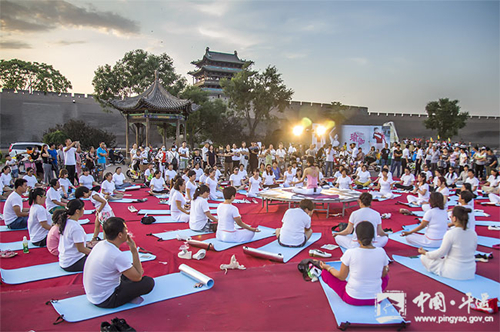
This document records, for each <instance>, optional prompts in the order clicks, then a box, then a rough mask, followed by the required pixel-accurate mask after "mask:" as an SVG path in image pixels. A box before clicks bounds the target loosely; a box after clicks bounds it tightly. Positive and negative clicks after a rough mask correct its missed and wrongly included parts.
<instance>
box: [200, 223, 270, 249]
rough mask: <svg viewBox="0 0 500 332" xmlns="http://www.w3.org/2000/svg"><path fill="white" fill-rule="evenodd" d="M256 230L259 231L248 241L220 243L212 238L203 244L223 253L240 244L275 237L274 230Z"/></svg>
mask: <svg viewBox="0 0 500 332" xmlns="http://www.w3.org/2000/svg"><path fill="white" fill-rule="evenodd" d="M258 228H259V229H260V232H256V233H255V235H254V236H253V238H252V239H251V240H250V241H246V242H237V243H236V242H222V241H219V240H217V239H216V238H213V239H207V240H205V241H203V242H206V243H211V244H212V245H213V248H214V250H215V251H223V250H226V249H229V248H232V247H236V246H239V245H241V244H245V243H250V242H254V241H258V240H262V239H265V238H268V237H272V236H275V234H276V230H275V229H274V228H269V227H265V226H259V227H258Z"/></svg>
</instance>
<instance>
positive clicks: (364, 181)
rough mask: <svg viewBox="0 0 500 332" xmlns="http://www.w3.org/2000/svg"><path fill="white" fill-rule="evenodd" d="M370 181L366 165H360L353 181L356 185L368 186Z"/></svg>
mask: <svg viewBox="0 0 500 332" xmlns="http://www.w3.org/2000/svg"><path fill="white" fill-rule="evenodd" d="M371 182H372V181H371V179H370V172H368V169H367V168H366V165H363V166H361V171H360V172H358V174H357V177H356V181H354V183H355V184H356V185H358V186H362V187H368V186H369V185H370V183H371Z"/></svg>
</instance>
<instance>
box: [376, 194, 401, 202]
mask: <svg viewBox="0 0 500 332" xmlns="http://www.w3.org/2000/svg"><path fill="white" fill-rule="evenodd" d="M400 196H401V195H399V194H394V197H392V198H386V197H380V198H376V199H375V198H374V199H373V200H374V201H378V202H383V201H387V200H390V199H394V198H397V197H400Z"/></svg>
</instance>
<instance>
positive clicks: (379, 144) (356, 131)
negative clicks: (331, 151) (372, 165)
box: [341, 125, 390, 153]
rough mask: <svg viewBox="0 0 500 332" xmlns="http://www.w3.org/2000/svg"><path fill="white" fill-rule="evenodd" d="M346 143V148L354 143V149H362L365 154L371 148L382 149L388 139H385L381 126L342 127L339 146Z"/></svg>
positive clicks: (388, 141)
mask: <svg viewBox="0 0 500 332" xmlns="http://www.w3.org/2000/svg"><path fill="white" fill-rule="evenodd" d="M344 142H346V143H347V146H349V144H351V143H356V148H362V149H363V152H364V153H366V152H368V151H369V150H370V148H371V147H372V146H375V148H376V149H382V148H383V147H384V145H385V143H390V138H389V137H386V133H384V128H382V126H352V125H345V126H342V140H341V144H342V143H344Z"/></svg>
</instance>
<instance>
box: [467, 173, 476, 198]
mask: <svg viewBox="0 0 500 332" xmlns="http://www.w3.org/2000/svg"><path fill="white" fill-rule="evenodd" d="M465 183H470V185H471V188H472V190H471V191H472V193H473V194H475V195H477V189H478V188H479V180H478V179H477V178H476V176H475V174H474V170H472V169H469V171H468V173H467V179H465Z"/></svg>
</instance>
